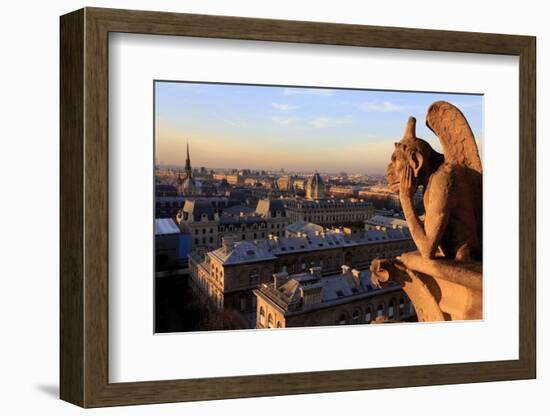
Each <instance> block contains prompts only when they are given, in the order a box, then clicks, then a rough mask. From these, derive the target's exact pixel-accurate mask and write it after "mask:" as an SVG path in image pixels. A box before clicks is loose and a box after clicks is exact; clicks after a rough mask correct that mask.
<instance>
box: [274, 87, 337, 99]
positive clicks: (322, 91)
mask: <svg viewBox="0 0 550 416" xmlns="http://www.w3.org/2000/svg"><path fill="white" fill-rule="evenodd" d="M283 95H315V96H317V97H330V96H332V95H334V90H329V89H326V88H285V89H284V90H283Z"/></svg>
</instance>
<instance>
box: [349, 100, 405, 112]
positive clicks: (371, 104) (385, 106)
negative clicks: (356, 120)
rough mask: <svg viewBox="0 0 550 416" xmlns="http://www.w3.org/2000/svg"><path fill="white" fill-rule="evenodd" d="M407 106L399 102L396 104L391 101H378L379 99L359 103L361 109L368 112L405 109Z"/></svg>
mask: <svg viewBox="0 0 550 416" xmlns="http://www.w3.org/2000/svg"><path fill="white" fill-rule="evenodd" d="M405 108H406V107H403V106H401V105H398V104H394V103H392V102H390V101H383V102H377V101H365V102H363V103H361V104H359V109H361V110H363V111H366V112H368V113H371V112H395V111H403V110H405Z"/></svg>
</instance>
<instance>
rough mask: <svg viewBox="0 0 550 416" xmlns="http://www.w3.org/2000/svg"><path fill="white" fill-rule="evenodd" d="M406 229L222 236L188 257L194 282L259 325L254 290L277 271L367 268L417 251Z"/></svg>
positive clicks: (216, 301)
mask: <svg viewBox="0 0 550 416" xmlns="http://www.w3.org/2000/svg"><path fill="white" fill-rule="evenodd" d="M415 249H416V247H415V246H414V243H413V242H412V239H411V236H410V234H409V232H408V229H391V230H370V231H365V232H364V233H363V235H362V236H361V238H359V239H350V238H349V237H348V236H346V235H345V234H344V233H341V232H338V231H328V232H312V233H302V234H299V235H298V236H293V237H277V236H273V235H272V236H271V237H270V238H267V239H260V240H255V241H236V240H235V239H234V238H233V237H228V238H226V239H224V240H223V243H222V247H220V248H218V249H216V250H213V251H207V250H203V251H201V252H196V253H194V254H192V255H191V256H190V257H189V270H190V275H191V280H192V281H193V282H194V284H193V286H194V287H195V288H197V289H198V290H200V291H201V292H202V293H203V294H206V295H207V296H208V297H209V298H210V299H211V300H212V302H213V304H214V305H215V306H217V307H219V308H232V309H237V310H239V311H241V313H242V314H243V316H245V317H246V319H247V320H248V322H249V323H250V325H254V324H255V316H256V315H255V314H256V297H255V296H254V294H253V292H252V289H254V288H256V287H257V286H258V285H260V284H262V283H269V282H270V281H271V278H272V275H273V274H274V273H280V272H283V273H289V274H292V273H301V272H303V271H306V270H308V269H309V268H311V267H320V268H321V270H322V273H323V274H327V275H329V274H334V273H337V272H338V271H339V270H340V268H341V265H342V264H347V265H350V267H353V268H357V269H366V268H368V267H369V266H370V263H371V262H372V260H373V259H375V258H377V257H384V258H392V257H395V256H397V255H400V254H402V253H403V252H406V251H412V250H415Z"/></svg>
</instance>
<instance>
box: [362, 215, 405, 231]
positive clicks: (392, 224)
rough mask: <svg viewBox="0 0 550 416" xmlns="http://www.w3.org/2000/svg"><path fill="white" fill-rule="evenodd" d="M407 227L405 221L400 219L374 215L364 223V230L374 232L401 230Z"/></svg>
mask: <svg viewBox="0 0 550 416" xmlns="http://www.w3.org/2000/svg"><path fill="white" fill-rule="evenodd" d="M403 227H408V226H407V221H405V220H404V219H402V218H393V217H386V216H383V215H375V216H374V217H372V218H369V219H368V220H366V221H365V230H376V229H380V228H382V229H386V228H403Z"/></svg>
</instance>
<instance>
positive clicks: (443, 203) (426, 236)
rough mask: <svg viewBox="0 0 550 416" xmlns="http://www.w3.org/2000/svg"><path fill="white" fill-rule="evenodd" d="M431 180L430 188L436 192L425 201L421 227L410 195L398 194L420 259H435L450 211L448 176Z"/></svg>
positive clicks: (438, 176) (449, 181)
mask: <svg viewBox="0 0 550 416" xmlns="http://www.w3.org/2000/svg"><path fill="white" fill-rule="evenodd" d="M431 180H432V181H433V183H432V184H430V187H432V189H434V188H435V189H437V190H438V191H437V192H432V193H430V195H429V200H428V201H425V202H426V203H425V207H424V208H425V210H426V214H425V218H424V225H422V223H421V221H420V219H419V218H418V215H416V212H415V211H414V204H413V196H412V195H411V194H399V199H400V201H401V207H402V208H403V213H404V214H405V219H406V220H407V225H408V226H409V230H410V232H411V235H412V238H413V240H414V242H415V244H416V247H417V248H418V251H419V252H420V254H421V255H422V257H424V258H429V259H432V258H434V257H435V254H436V252H437V249H438V247H439V244H440V242H441V237H442V236H443V232H444V231H445V229H446V227H447V223H448V221H449V215H450V211H451V209H450V199H449V191H450V187H451V180H450V176H448V175H445V174H444V175H441V176H440V175H437V177H435V178H434V177H432V178H431Z"/></svg>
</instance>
